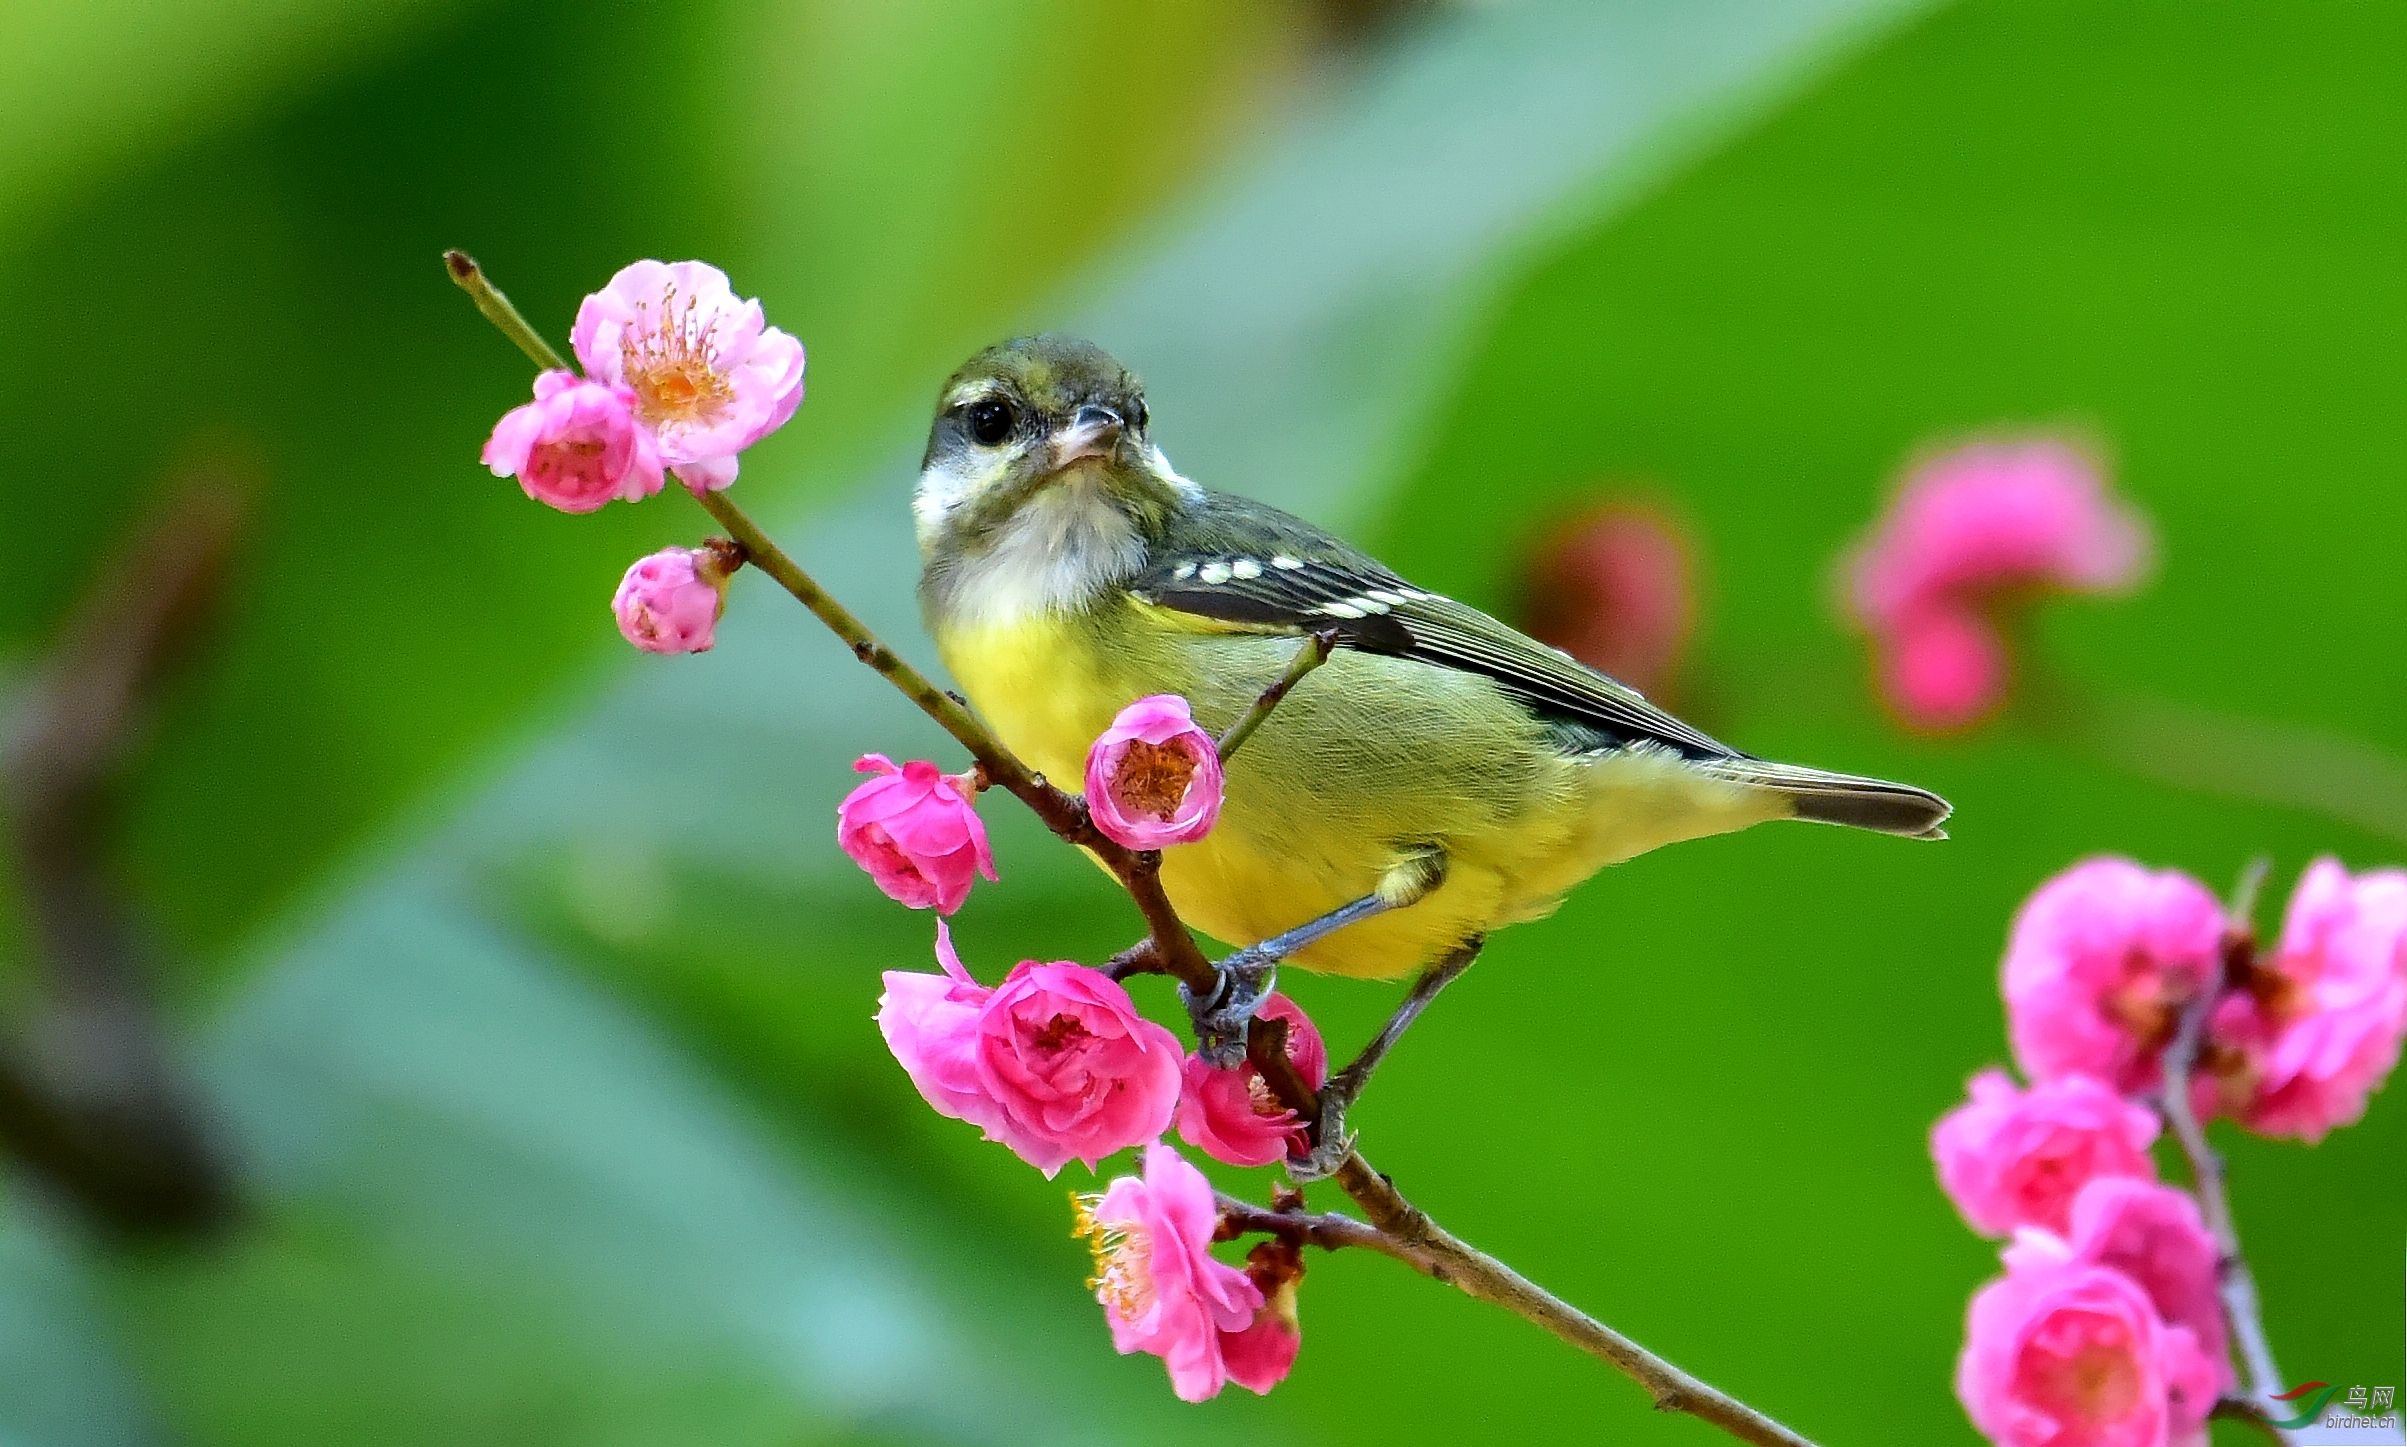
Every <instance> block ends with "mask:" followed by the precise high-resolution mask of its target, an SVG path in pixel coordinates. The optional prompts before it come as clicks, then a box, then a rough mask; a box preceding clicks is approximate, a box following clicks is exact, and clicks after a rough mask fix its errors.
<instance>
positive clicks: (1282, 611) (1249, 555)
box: [1129, 494, 1745, 759]
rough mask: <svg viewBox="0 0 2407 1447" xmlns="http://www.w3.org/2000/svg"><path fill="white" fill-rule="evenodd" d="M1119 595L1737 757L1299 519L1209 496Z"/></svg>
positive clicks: (1606, 730) (1616, 730)
mask: <svg viewBox="0 0 2407 1447" xmlns="http://www.w3.org/2000/svg"><path fill="white" fill-rule="evenodd" d="M1129 591H1130V592H1131V593H1133V594H1134V595H1135V596H1136V597H1137V598H1139V599H1140V600H1142V601H1144V602H1146V603H1149V604H1152V605H1153V606H1155V607H1159V608H1167V609H1171V610H1173V611H1176V612H1180V613H1185V614H1189V615H1191V616H1194V617H1196V618H1199V619H1206V620H1210V621H1211V622H1214V623H1218V624H1222V625H1230V626H1235V627H1239V628H1245V629H1249V630H1259V631H1262V632H1266V633H1296V634H1303V633H1329V634H1333V635H1335V637H1336V640H1337V642H1338V644H1339V645H1341V646H1343V647H1347V648H1354V649H1359V650H1360V651H1362V652H1365V653H1384V654H1388V655H1391V656H1394V657H1398V658H1411V659H1417V660H1419V661H1421V662H1423V663H1429V664H1434V665H1437V666H1439V667H1442V668H1452V669H1456V670H1458V671H1461V672H1464V673H1474V674H1478V675H1480V676H1482V677H1485V678H1489V679H1493V680H1494V681H1495V682H1496V683H1497V684H1498V685H1499V686H1501V687H1502V688H1504V689H1505V690H1506V691H1507V692H1509V693H1511V694H1513V695H1514V696H1516V697H1518V698H1520V699H1522V700H1523V701H1524V702H1526V703H1528V704H1529V705H1530V706H1531V707H1533V708H1535V709H1537V710H1538V711H1539V712H1541V713H1544V714H1547V715H1549V716H1552V717H1555V718H1559V719H1563V720H1566V721H1568V722H1570V723H1574V724H1577V725H1579V726H1580V727H1581V728H1583V729H1585V730H1589V731H1592V732H1595V733H1599V734H1602V735H1604V736H1605V738H1606V739H1607V740H1608V741H1610V742H1612V743H1616V744H1632V743H1652V744H1659V745H1664V746H1667V747H1670V748H1672V749H1676V750H1678V751H1679V752H1680V753H1682V754H1685V755H1688V756H1690V757H1693V758H1711V759H1725V758H1744V757H1745V755H1743V754H1741V753H1739V751H1738V750H1736V749H1733V748H1731V747H1730V746H1729V745H1727V744H1724V743H1722V742H1721V741H1719V740H1718V739H1715V738H1712V737H1710V736H1709V735H1707V734H1705V733H1704V732H1702V731H1701V730H1699V729H1696V728H1693V727H1691V726H1690V725H1688V724H1686V723H1683V722H1681V721H1680V720H1679V719H1676V718H1674V717H1672V716H1671V715H1670V714H1668V713H1665V712H1664V711H1663V710H1662V709H1659V708H1657V707H1655V706H1654V705H1653V704H1651V703H1649V702H1647V701H1646V698H1645V696H1644V695H1643V694H1641V693H1639V692H1638V690H1636V689H1634V688H1632V687H1630V686H1629V685H1628V684H1625V683H1622V682H1620V681H1619V680H1617V679H1614V678H1611V677H1608V676H1607V675H1605V674H1602V673H1599V672H1597V671H1596V670H1595V669H1593V668H1590V667H1588V666H1587V665H1586V664H1584V663H1581V662H1580V661H1579V660H1577V659H1575V658H1573V657H1571V656H1570V655H1569V654H1567V653H1564V652H1562V651H1561V650H1559V649H1554V648H1549V647H1547V646H1546V645H1545V644H1543V643H1540V642H1539V641H1537V640H1536V639H1534V638H1531V637H1529V636H1528V635H1527V634H1524V633H1522V632H1520V631H1519V630H1517V629H1514V628H1510V627H1508V626H1506V625H1505V624H1503V623H1500V622H1498V621H1497V620H1496V619H1494V618H1491V617H1489V616H1488V615H1487V614H1485V613H1482V612H1480V611H1479V610H1478V609H1476V608H1472V607H1470V606H1468V605H1466V604H1462V603H1458V602H1456V601H1454V600H1453V599H1452V598H1448V597H1445V596H1444V595H1442V594H1438V593H1431V592H1428V591H1426V590H1424V589H1420V588H1415V587H1414V586H1412V585H1411V584H1410V583H1407V582H1405V581H1404V580H1403V579H1402V578H1400V577H1398V576H1396V574H1395V573H1393V572H1391V571H1389V570H1388V568H1387V567H1385V566H1384V565H1383V564H1381V563H1380V562H1378V561H1377V560H1376V559H1374V558H1372V557H1370V556H1369V555H1367V554H1365V553H1363V552H1361V551H1360V550H1359V549H1356V548H1354V547H1352V546H1351V545H1349V544H1347V543H1345V542H1343V541H1341V540H1339V539H1337V538H1335V537H1332V536H1330V535H1329V534H1328V533H1325V532H1323V531H1321V530H1320V529H1319V528H1317V527H1314V526H1313V525H1312V524H1310V523H1307V522H1305V521H1303V520H1302V519H1300V518H1296V517H1292V516H1289V515H1288V514H1286V513H1282V512H1279V511H1278V510H1277V509H1275V508H1269V507H1264V506H1262V505H1260V504H1256V503H1243V504H1233V503H1232V502H1231V501H1230V500H1228V499H1225V498H1223V497H1222V496H1221V495H1218V494H1207V496H1206V499H1205V500H1204V501H1203V502H1201V503H1198V504H1195V505H1193V506H1192V507H1190V508H1189V509H1188V511H1187V513H1186V515H1185V516H1184V517H1182V518H1181V519H1180V520H1179V522H1178V523H1177V524H1176V525H1174V526H1173V527H1172V528H1171V530H1170V534H1169V536H1168V537H1167V538H1166V539H1165V540H1164V541H1163V542H1162V543H1161V544H1160V545H1158V546H1156V547H1155V549H1154V550H1153V553H1152V556H1151V557H1150V558H1149V559H1148V561H1147V565H1146V567H1145V569H1144V571H1143V572H1141V573H1140V574H1139V575H1138V576H1137V577H1136V578H1135V579H1134V580H1132V581H1131V583H1130V584H1129Z"/></svg>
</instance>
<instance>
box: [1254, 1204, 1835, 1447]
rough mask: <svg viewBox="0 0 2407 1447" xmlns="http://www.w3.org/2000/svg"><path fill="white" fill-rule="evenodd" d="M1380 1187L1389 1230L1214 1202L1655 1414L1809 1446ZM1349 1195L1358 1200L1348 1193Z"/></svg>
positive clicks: (1327, 1216)
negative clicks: (1384, 1264) (1457, 1297)
mask: <svg viewBox="0 0 2407 1447" xmlns="http://www.w3.org/2000/svg"><path fill="white" fill-rule="evenodd" d="M1357 1159H1359V1157H1357ZM1377 1179H1378V1180H1379V1182H1380V1185H1381V1186H1382V1187H1383V1188H1384V1189H1383V1191H1382V1192H1381V1194H1383V1195H1384V1196H1385V1197H1386V1209H1387V1210H1388V1211H1389V1212H1390V1213H1392V1214H1391V1219H1392V1222H1393V1224H1387V1223H1378V1224H1374V1223H1373V1222H1365V1221H1357V1220H1355V1219H1353V1218H1352V1217H1350V1216H1342V1215H1337V1214H1334V1213H1323V1214H1319V1215H1313V1214H1308V1213H1305V1212H1302V1211H1272V1210H1264V1209H1263V1208H1261V1207H1259V1206H1254V1205H1250V1204H1248V1203H1247V1202H1244V1201H1240V1200H1238V1199H1236V1198H1235V1197H1233V1196H1227V1195H1223V1196H1221V1197H1220V1215H1221V1220H1222V1222H1223V1223H1224V1228H1225V1229H1226V1230H1228V1231H1229V1232H1230V1233H1232V1234H1245V1233H1254V1234H1264V1235H1272V1236H1277V1237H1280V1238H1282V1239H1285V1240H1289V1241H1293V1242H1296V1243H1297V1244H1299V1245H1307V1246H1318V1247H1320V1248H1322V1249H1323V1250H1327V1251H1336V1250H1340V1249H1343V1248H1346V1247H1355V1248H1358V1249H1361V1250H1366V1251H1376V1252H1378V1253H1379V1254H1380V1255H1382V1256H1388V1257H1393V1258H1394V1259H1395V1260H1398V1261H1401V1262H1403V1263H1404V1264H1405V1265H1407V1266H1410V1267H1411V1268H1412V1269H1413V1270H1415V1271H1418V1272H1420V1273H1421V1274H1422V1275H1424V1276H1427V1277H1430V1278H1431V1279H1433V1280H1437V1281H1442V1282H1444V1283H1446V1284H1447V1285H1449V1286H1452V1287H1454V1288H1455V1289H1456V1290H1458V1291H1461V1292H1463V1293H1464V1294H1465V1295H1468V1296H1474V1297H1477V1298H1478V1299H1479V1300H1481V1301H1485V1302H1489V1303H1491V1304H1493V1305H1496V1306H1501V1307H1503V1308H1504V1309H1505V1310H1507V1311H1509V1312H1512V1313H1513V1314H1514V1315H1516V1316H1519V1317H1522V1318H1524V1319H1526V1320H1528V1321H1532V1322H1535V1323H1536V1324H1538V1325H1539V1326H1542V1327H1544V1328H1545V1329H1546V1330H1548V1331H1550V1332H1553V1333H1554V1334H1555V1335H1556V1336H1558V1337H1561V1338H1562V1339H1563V1340H1564V1341H1567V1342H1569V1343H1571V1344H1572V1345H1573V1346H1575V1347H1578V1348H1579V1349H1580V1350H1582V1351H1584V1352H1587V1353H1588V1354H1589V1355H1590V1356H1593V1357H1596V1358H1597V1359H1598V1360H1600V1361H1603V1362H1605V1363H1607V1364H1608V1365H1610V1366H1612V1367H1614V1368H1616V1369H1617V1370H1619V1371H1620V1372H1622V1373H1623V1374H1624V1375H1626V1376H1628V1377H1629V1378H1631V1379H1632V1380H1633V1381H1636V1382H1637V1383H1638V1384H1639V1385H1640V1386H1642V1387H1644V1388H1645V1389H1646V1391H1647V1395H1648V1396H1650V1397H1652V1398H1654V1401H1655V1408H1656V1410H1658V1411H1663V1412H1686V1413H1688V1414H1689V1415H1690V1416H1693V1417H1696V1418H1698V1419H1699V1420H1701V1421H1704V1422H1708V1423H1710V1424H1712V1425H1713V1426H1716V1427H1719V1428H1721V1429H1722V1430H1723V1431H1724V1432H1727V1433H1729V1434H1730V1435H1731V1436H1733V1437H1736V1438H1737V1439H1739V1440H1740V1441H1742V1442H1753V1443H1762V1444H1768V1447H1811V1443H1810V1442H1809V1441H1808V1439H1807V1438H1805V1437H1802V1436H1800V1435H1798V1434H1797V1433H1796V1432H1794V1431H1791V1430H1790V1429H1789V1428H1787V1427H1784V1426H1782V1425H1781V1424H1780V1423H1778V1422H1775V1421H1773V1420H1772V1419H1771V1418H1769V1417H1767V1416H1765V1415H1764V1414H1763V1413H1761V1412H1758V1411H1756V1410H1755V1409H1754V1408H1752V1407H1750V1406H1748V1405H1747V1404H1746V1403H1744V1402H1741V1401H1739V1400H1738V1399H1736V1398H1734V1397H1732V1396H1730V1395H1729V1394H1727V1393H1725V1392H1722V1391H1720V1390H1719V1389H1717V1388H1715V1387H1713V1386H1711V1385H1710V1384H1708V1383H1706V1382H1703V1381H1700V1380H1699V1379H1697V1378H1696V1377H1694V1376H1691V1375H1690V1374H1688V1373H1687V1372H1684V1371H1682V1370H1680V1369H1679V1368H1678V1367H1676V1366H1673V1365H1672V1364H1671V1363H1670V1362H1667V1361H1665V1360H1663V1358H1661V1357H1659V1356H1656V1355H1655V1354H1654V1353H1652V1352H1650V1351H1648V1350H1647V1349H1646V1348H1644V1347H1642V1346H1640V1345H1639V1344H1638V1343H1636V1342H1634V1341H1632V1340H1630V1339H1629V1338H1628V1337H1626V1336H1623V1335H1622V1334H1621V1333H1620V1332H1617V1331H1615V1330H1613V1329H1612V1328H1611V1327H1609V1326H1606V1325H1605V1324H1604V1323H1603V1322H1600V1321H1598V1320H1597V1319H1596V1318H1594V1317H1592V1316H1589V1315H1588V1314H1587V1313H1586V1312H1583V1311H1581V1310H1579V1309H1578V1308H1577V1307H1575V1306H1572V1305H1571V1304H1570V1303H1568V1302H1566V1301H1564V1300H1563V1299H1562V1298H1561V1297H1558V1296H1556V1295H1554V1294H1553V1293H1552V1292H1549V1291H1547V1290H1546V1289H1545V1288H1544V1287H1542V1286H1539V1285H1538V1284H1537V1283H1536V1282H1534V1281H1531V1280H1530V1279H1529V1278H1527V1277H1525V1276H1523V1275H1522V1274H1521V1273H1519V1272H1517V1271H1515V1270H1514V1269H1513V1268H1511V1267H1510V1266H1507V1265H1505V1264H1504V1263H1503V1262H1501V1261H1499V1260H1497V1259H1496V1258H1495V1257H1493V1256H1490V1255H1488V1254H1487V1253H1486V1252H1484V1251H1481V1250H1479V1249H1478V1248H1477V1247H1475V1246H1472V1245H1470V1244H1468V1243H1467V1242H1465V1241H1463V1240H1462V1239H1461V1238H1460V1237H1457V1236H1455V1235H1453V1234H1452V1233H1450V1232H1448V1231H1446V1230H1445V1229H1444V1228H1442V1227H1440V1226H1439V1225H1438V1224H1437V1223H1436V1222H1435V1221H1432V1220H1430V1219H1429V1217H1428V1215H1427V1214H1426V1213H1424V1212H1422V1211H1420V1210H1418V1209H1416V1208H1414V1207H1412V1206H1411V1205H1409V1204H1407V1203H1406V1202H1405V1201H1404V1199H1403V1198H1402V1197H1401V1196H1398V1195H1397V1194H1396V1193H1395V1188H1394V1187H1393V1186H1391V1185H1387V1184H1386V1178H1385V1177H1378V1178H1377ZM1347 1189H1348V1191H1349V1192H1352V1191H1353V1190H1354V1188H1353V1187H1352V1186H1348V1187H1347ZM1356 1199H1357V1200H1358V1201H1359V1200H1361V1199H1362V1198H1361V1197H1360V1196H1357V1197H1356ZM1366 1209H1369V1208H1368V1207H1367V1206H1366Z"/></svg>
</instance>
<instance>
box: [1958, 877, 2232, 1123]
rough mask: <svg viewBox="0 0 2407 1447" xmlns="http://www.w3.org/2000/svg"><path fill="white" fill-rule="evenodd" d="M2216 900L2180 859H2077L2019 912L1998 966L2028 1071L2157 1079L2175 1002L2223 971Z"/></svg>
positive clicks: (2115, 1080)
mask: <svg viewBox="0 0 2407 1447" xmlns="http://www.w3.org/2000/svg"><path fill="white" fill-rule="evenodd" d="M2223 933H2224V921H2223V907H2222V906H2221V905H2220V904H2218V903H2217V902H2216V900H2215V897H2214V895H2212V894H2210V893H2208V892H2207V889H2206V886H2205V885H2202V884H2200V883H2199V882H2198V881H2197V880H2195V879H2192V878H2191V877H2190V876H2188V875H2186V874H2183V873H2181V872H2180V871H2179V870H2171V869H2168V870H2161V871H2160V870H2151V869H2147V868H2144V867H2142V866H2140V865H2138V864H2135V863H2133V862H2132V861H2130V860H2128V859H2119V858H2113V857H2100V858H2095V859H2087V860H2083V861H2082V862H2081V863H2079V864H2076V865H2074V866H2073V867H2072V868H2070V869H2068V870H2066V871H2064V872H2063V873H2062V874H2059V875H2057V876H2056V877H2055V878H2053V879H2051V880H2049V881H2048V882H2047V883H2045V884H2043V885H2041V886H2040V887H2039V889H2038V891H2037V892H2035V893H2034V894H2033V895H2032V896H2031V897H2030V899H2029V900H2027V901H2025V902H2024V904H2023V907H2022V910H2021V912H2020V913H2019V914H2017V915H2016V916H2015V920H2014V930H2013V934H2012V937H2011V938H2010V939H2009V940H2008V942H2007V946H2006V960H2005V967H2004V970H2003V974H2004V988H2005V996H2006V1016H2007V1027H2008V1033H2009V1034H2010V1035H2011V1036H2012V1038H2013V1042H2014V1055H2015V1059H2016V1060H2018V1061H2020V1062H2021V1064H2022V1067H2023V1073H2024V1074H2026V1075H2028V1076H2029V1077H2030V1078H2031V1079H2033V1080H2035V1081H2048V1080H2055V1079H2058V1078H2060V1077H2062V1076H2065V1075H2076V1074H2077V1075H2092V1076H2096V1077H2097V1078H2098V1079H2100V1080H2102V1081H2104V1082H2106V1084H2108V1085H2109V1086H2112V1087H2113V1088H2114V1089H2115V1090H2117V1091H2119V1092H2121V1093H2122V1094H2125V1095H2137V1094H2140V1093H2142V1092H2144V1091H2148V1090H2151V1089H2153V1088H2155V1086H2156V1085H2157V1084H2158V1082H2159V1080H2160V1079H2161V1075H2162V1072H2161V1066H2160V1056H2161V1053H2162V1051H2163V1049H2164V1047H2165V1045H2166V1043H2167V1042H2169V1041H2170V1040H2171V1039H2172V1037H2173V1031H2174V1027H2175V1025H2176V1023H2177V1021H2178V1017H2179V1015H2180V1011H2181V1007H2182V1005H2183V1004H2184V1003H2185V1002H2187V1001H2189V1000H2191V999H2194V998H2195V997H2196V996H2197V994H2198V992H2200V991H2202V990H2206V989H2210V988H2212V987H2213V985H2214V983H2215V981H2216V979H2217V978H2218V976H2219V974H2220V971H2221V949H2222V940H2223Z"/></svg>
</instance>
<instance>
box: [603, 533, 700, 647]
mask: <svg viewBox="0 0 2407 1447" xmlns="http://www.w3.org/2000/svg"><path fill="white" fill-rule="evenodd" d="M726 607H727V579H726V575H725V574H723V573H721V572H720V571H718V569H717V567H716V565H715V560H714V559H713V558H712V556H711V554H710V553H709V552H707V551H705V550H703V549H700V548H663V549H661V550H660V551H659V552H657V553H654V554H652V555H651V556H650V557H647V558H638V559H636V561H635V564H634V566H632V567H630V568H628V569H627V573H626V576H625V577H623V578H621V579H619V583H618V592H617V593H616V594H615V595H614V596H613V597H612V598H611V600H610V611H611V612H612V613H613V614H615V615H616V616H617V618H618V631H619V632H620V633H621V634H622V635H624V636H625V638H626V640H627V641H628V642H629V643H632V644H634V645H635V646H636V647H638V648H640V649H642V650H643V651H644V652H646V653H707V652H709V651H710V646H711V634H712V631H713V630H714V629H715V628H716V627H717V625H718V621H719V614H720V613H721V612H723V611H724V610H725V609H726Z"/></svg>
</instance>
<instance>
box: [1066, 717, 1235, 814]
mask: <svg viewBox="0 0 2407 1447" xmlns="http://www.w3.org/2000/svg"><path fill="white" fill-rule="evenodd" d="M1220 793H1221V771H1220V747H1219V744H1218V743H1217V741H1215V740H1214V739H1213V737H1212V736H1211V735H1210V734H1208V733H1205V732H1204V731H1203V730H1202V729H1201V728H1199V727H1197V725H1196V723H1195V718H1194V715H1193V714H1191V713H1190V712H1189V711H1188V709H1187V701H1186V700H1185V699H1183V698H1180V697H1179V696H1178V695H1177V694H1174V693H1157V694H1154V695H1153V696H1152V697H1150V698H1140V699H1138V700H1137V701H1136V702H1135V703H1132V704H1130V705H1129V706H1128V707H1126V708H1124V709H1122V710H1120V712H1119V715H1118V716H1117V717H1115V718H1114V719H1113V720H1112V725H1111V727H1110V728H1107V729H1105V730H1104V731H1103V733H1102V734H1101V735H1100V736H1099V737H1097V738H1096V740H1095V743H1094V746H1093V747H1091V748H1090V749H1088V750H1087V756H1086V798H1087V808H1088V809H1089V810H1090V811H1092V813H1093V815H1094V819H1095V827H1096V828H1098V829H1100V830H1102V831H1103V832H1104V834H1105V835H1106V836H1107V837H1109V838H1111V839H1113V840H1115V841H1117V842H1118V843H1120V844H1123V845H1126V846H1127V847H1128V848H1130V849H1159V848H1161V847H1162V846H1164V845H1166V844H1192V843H1194V842H1195V841H1196V840H1198V839H1201V838H1203V837H1204V836H1205V835H1206V834H1209V833H1211V832H1212V825H1213V824H1214V823H1215V822H1216V821H1217V820H1218V819H1219V818H1220Z"/></svg>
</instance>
